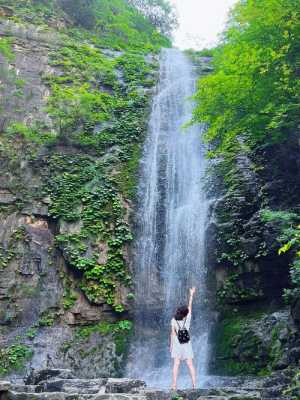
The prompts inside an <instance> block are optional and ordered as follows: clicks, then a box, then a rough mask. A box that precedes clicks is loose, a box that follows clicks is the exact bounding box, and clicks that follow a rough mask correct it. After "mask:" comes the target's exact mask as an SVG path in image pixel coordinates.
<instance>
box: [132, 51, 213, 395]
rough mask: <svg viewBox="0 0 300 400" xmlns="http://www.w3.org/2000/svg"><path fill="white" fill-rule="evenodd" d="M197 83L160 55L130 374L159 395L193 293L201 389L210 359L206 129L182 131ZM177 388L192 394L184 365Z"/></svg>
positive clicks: (178, 58) (143, 181)
mask: <svg viewBox="0 0 300 400" xmlns="http://www.w3.org/2000/svg"><path fill="white" fill-rule="evenodd" d="M196 79H197V77H196V76H195V74H194V72H193V66H192V64H191V62H190V61H189V59H188V58H187V57H186V56H185V55H184V54H183V53H182V52H180V51H179V50H176V49H165V50H163V52H162V54H161V63H160V80H159V84H158V88H157V94H156V96H155V97H154V100H153V104H152V111H151V116H150V122H149V132H148V137H147V139H146V142H145V145H144V153H143V157H142V162H141V174H140V181H139V196H138V210H137V214H136V224H137V232H136V236H137V239H136V243H135V260H134V266H135V270H134V278H135V284H136V307H135V308H136V310H135V334H134V337H133V340H132V346H131V351H130V356H129V361H128V365H127V375H128V376H131V377H134V378H139V379H142V380H145V381H146V382H147V384H148V385H149V386H154V387H162V388H164V387H169V386H170V384H171V365H172V360H171V358H170V353H169V345H168V342H169V336H170V320H171V318H172V316H173V313H174V310H175V309H176V307H177V306H178V305H180V304H186V303H187V301H188V289H189V287H191V286H196V288H197V293H196V296H195V300H194V307H193V318H192V325H191V335H192V344H193V349H194V355H195V358H194V361H195V364H196V367H197V371H198V385H203V381H204V379H205V375H206V367H207V358H208V352H209V349H208V347H209V346H208V333H209V320H210V319H209V310H208V304H207V303H208V301H207V296H208V293H207V287H206V282H207V270H206V266H205V251H204V232H205V223H206V217H207V201H206V198H205V193H204V190H203V180H204V179H203V178H204V173H205V167H206V162H205V149H204V146H203V144H202V143H201V133H202V131H203V127H200V126H192V127H190V128H188V129H186V130H183V129H182V125H183V124H184V123H185V122H187V121H189V120H190V118H191V112H192V109H193V104H192V101H191V100H190V97H191V96H192V95H193V93H194V91H195V84H196ZM178 384H179V387H187V386H189V387H190V378H189V376H188V373H187V368H186V366H185V365H184V366H181V372H180V379H179V380H178Z"/></svg>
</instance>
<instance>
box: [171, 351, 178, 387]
mask: <svg viewBox="0 0 300 400" xmlns="http://www.w3.org/2000/svg"><path fill="white" fill-rule="evenodd" d="M179 366H180V358H174V365H173V380H172V389H173V390H176V386H177V376H178V370H179Z"/></svg>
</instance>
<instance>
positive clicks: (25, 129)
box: [5, 122, 56, 144]
mask: <svg viewBox="0 0 300 400" xmlns="http://www.w3.org/2000/svg"><path fill="white" fill-rule="evenodd" d="M5 132H6V134H7V135H8V136H10V137H13V136H15V135H20V136H22V137H23V138H24V139H26V140H28V141H30V142H34V143H38V144H43V143H52V142H53V141H54V140H55V137H56V136H55V135H54V134H51V133H48V134H47V133H42V134H40V133H39V132H38V131H37V130H35V129H34V128H32V127H29V126H27V125H25V124H23V123H22V122H13V123H11V124H10V125H9V126H8V127H7V128H6V131H5Z"/></svg>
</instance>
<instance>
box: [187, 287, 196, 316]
mask: <svg viewBox="0 0 300 400" xmlns="http://www.w3.org/2000/svg"><path fill="white" fill-rule="evenodd" d="M195 292H196V288H195V287H193V288H191V289H190V300H189V313H191V312H192V305H193V297H194V294H195Z"/></svg>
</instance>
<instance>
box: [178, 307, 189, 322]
mask: <svg viewBox="0 0 300 400" xmlns="http://www.w3.org/2000/svg"><path fill="white" fill-rule="evenodd" d="M188 313H189V309H188V307H187V306H180V307H178V308H177V310H176V313H175V317H174V318H175V319H177V321H181V320H183V318H185V317H186V316H187V315H188Z"/></svg>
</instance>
